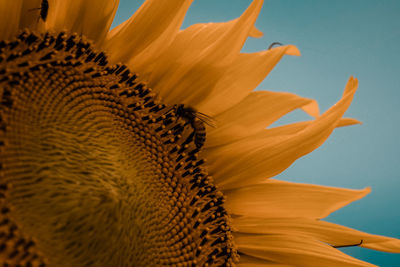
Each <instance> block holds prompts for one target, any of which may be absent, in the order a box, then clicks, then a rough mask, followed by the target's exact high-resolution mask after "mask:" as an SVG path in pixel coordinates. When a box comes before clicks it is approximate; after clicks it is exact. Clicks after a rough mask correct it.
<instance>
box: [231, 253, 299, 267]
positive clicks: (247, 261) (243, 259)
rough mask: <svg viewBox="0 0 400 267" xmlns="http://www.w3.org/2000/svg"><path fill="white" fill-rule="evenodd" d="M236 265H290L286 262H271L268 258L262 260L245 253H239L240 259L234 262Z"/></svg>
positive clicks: (252, 266)
mask: <svg viewBox="0 0 400 267" xmlns="http://www.w3.org/2000/svg"><path fill="white" fill-rule="evenodd" d="M236 266H238V267H240V266H242V267H265V266H269V267H292V266H290V265H286V264H280V263H275V262H271V261H268V260H263V259H260V258H255V257H252V256H248V255H245V254H241V255H240V260H239V263H237V264H236Z"/></svg>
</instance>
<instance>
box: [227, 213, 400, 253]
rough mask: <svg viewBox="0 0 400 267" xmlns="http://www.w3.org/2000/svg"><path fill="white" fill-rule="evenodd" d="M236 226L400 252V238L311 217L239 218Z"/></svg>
mask: <svg viewBox="0 0 400 267" xmlns="http://www.w3.org/2000/svg"><path fill="white" fill-rule="evenodd" d="M232 224H233V227H235V228H236V229H237V231H239V232H244V233H249V234H282V235H291V236H304V237H312V238H315V239H317V240H319V241H322V242H324V243H327V244H330V245H332V246H342V245H351V244H358V243H360V242H361V240H362V244H361V245H360V247H365V248H370V249H375V250H380V251H385V252H391V253H400V240H399V239H396V238H390V237H385V236H380V235H372V234H368V233H364V232H361V231H357V230H354V229H351V228H348V227H345V226H341V225H337V224H334V223H329V222H325V221H320V220H314V219H308V218H249V217H241V218H235V219H234V220H233V221H232Z"/></svg>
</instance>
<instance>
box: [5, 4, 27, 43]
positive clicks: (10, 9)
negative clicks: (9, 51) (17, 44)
mask: <svg viewBox="0 0 400 267" xmlns="http://www.w3.org/2000/svg"><path fill="white" fill-rule="evenodd" d="M21 8H22V0H12V1H10V0H5V1H2V2H1V4H0V40H7V39H9V38H11V37H14V36H15V35H16V34H17V32H18V27H19V18H20V16H21Z"/></svg>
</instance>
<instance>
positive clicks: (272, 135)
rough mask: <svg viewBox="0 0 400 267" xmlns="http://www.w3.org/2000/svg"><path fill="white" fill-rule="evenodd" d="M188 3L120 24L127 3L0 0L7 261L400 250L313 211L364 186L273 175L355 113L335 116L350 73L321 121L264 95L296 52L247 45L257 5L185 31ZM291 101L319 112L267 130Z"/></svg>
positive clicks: (240, 261)
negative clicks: (264, 85)
mask: <svg viewBox="0 0 400 267" xmlns="http://www.w3.org/2000/svg"><path fill="white" fill-rule="evenodd" d="M191 2H192V1H190V0H187V1H182V0H170V1H161V0H148V1H146V2H145V3H144V4H143V5H142V6H141V8H140V9H139V10H138V11H137V12H136V13H135V14H134V15H133V16H132V17H131V18H130V19H129V20H127V21H126V22H124V23H123V24H121V25H119V26H118V27H116V28H114V29H113V30H111V31H109V27H110V24H111V22H112V18H113V16H114V14H115V12H116V9H117V6H118V1H109V0H101V1H99V0H96V1H95V0H90V1H88V0H85V1H83V0H74V1H64V0H63V1H61V0H48V1H43V0H42V1H39V0H32V1H22V0H15V1H2V2H1V3H0V15H1V16H0V17H1V18H2V21H1V24H0V25H1V26H0V37H1V38H0V39H1V40H2V41H0V101H1V102H0V103H1V104H0V153H1V154H0V156H1V157H0V160H1V161H0V163H1V165H0V205H1V214H0V259H1V261H2V263H3V265H4V266H234V265H237V266H259V265H261V266H264V265H265V266H370V265H369V264H367V263H364V262H362V261H359V260H357V259H354V258H352V257H350V256H347V255H345V254H343V253H342V252H340V251H339V250H337V248H339V247H342V246H348V245H359V246H363V247H367V248H372V249H377V250H382V251H388V252H399V248H400V243H399V240H397V239H393V238H387V237H381V236H375V235H369V234H366V233H362V232H359V231H355V230H352V229H349V228H346V227H342V226H338V225H334V224H331V223H327V222H324V221H320V220H319V219H321V218H324V217H325V216H327V215H328V214H329V213H331V212H333V211H334V210H336V209H339V208H341V207H343V206H344V205H346V204H348V203H350V202H352V201H354V200H356V199H359V198H361V197H363V196H364V195H365V194H367V193H368V191H369V189H364V190H349V189H339V188H330V187H323V186H316V185H305V184H295V183H289V182H282V181H278V180H274V179H267V178H271V177H273V176H275V175H276V174H278V173H280V172H282V171H283V170H284V169H286V168H287V167H288V166H289V165H290V164H291V163H293V162H294V161H295V160H296V159H297V158H299V157H301V156H303V155H305V154H307V153H309V152H311V151H312V150H314V149H315V148H317V147H318V146H319V145H320V144H321V143H322V142H323V141H324V140H325V139H326V138H327V137H328V136H329V135H330V133H331V132H332V131H333V129H334V128H335V127H339V126H345V125H351V124H354V123H356V122H357V121H355V120H352V119H343V118H342V116H343V113H344V112H345V110H346V109H347V108H348V107H349V105H350V102H351V100H352V98H353V95H354V93H355V91H356V89H357V80H356V79H354V78H350V79H349V81H348V84H347V86H346V88H345V90H344V94H343V97H342V99H341V100H340V101H339V102H338V103H337V104H336V105H334V106H333V107H332V108H331V109H329V110H328V111H326V112H325V113H324V114H322V115H319V114H318V107H317V104H316V102H315V101H313V100H310V99H306V98H302V97H299V96H296V95H293V94H289V93H273V92H268V91H257V92H255V91H253V89H254V88H255V87H256V86H257V85H258V84H259V83H260V82H261V81H262V80H263V79H264V78H265V77H266V75H267V74H268V73H269V72H270V71H271V70H272V68H273V67H274V66H275V65H276V63H277V62H278V61H279V60H280V59H281V58H282V57H283V56H284V55H299V51H298V50H297V48H296V47H294V46H292V45H287V46H274V47H271V48H270V49H266V50H265V51H262V52H258V53H252V54H244V53H241V52H240V50H241V48H242V46H243V44H244V42H245V40H246V39H247V38H248V37H249V36H251V37H258V36H260V35H261V33H260V32H259V31H258V30H257V29H256V28H255V27H254V23H255V20H256V18H257V16H258V13H259V11H260V9H261V6H262V4H263V3H262V1H261V0H254V1H253V2H252V3H251V5H250V6H249V7H248V9H247V10H246V11H245V12H244V13H243V15H242V16H240V17H239V18H238V19H235V20H233V21H230V22H226V23H211V24H197V25H193V26H191V27H189V28H187V29H185V30H180V26H181V23H182V20H183V18H184V16H185V13H186V11H187V9H188V8H189V6H190V4H191ZM35 10H36V11H35ZM249 70H251V71H250V72H249ZM298 108H301V109H303V110H304V111H305V112H307V113H308V114H310V115H311V116H313V117H315V120H313V121H310V122H305V123H296V124H291V125H288V126H282V127H277V128H268V129H266V127H267V126H269V125H271V124H272V123H273V122H274V121H276V120H277V119H278V118H280V117H281V116H283V115H284V114H286V113H288V112H290V111H292V110H294V109H298ZM206 118H207V119H209V118H212V121H215V122H216V125H214V127H210V126H209V125H208V124H206V123H205V122H206ZM300 196H301V198H300ZM278 199H279V201H277V200H278Z"/></svg>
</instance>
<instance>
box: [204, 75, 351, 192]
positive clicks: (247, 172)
mask: <svg viewBox="0 0 400 267" xmlns="http://www.w3.org/2000/svg"><path fill="white" fill-rule="evenodd" d="M357 85H358V83H357V80H356V79H353V78H350V80H349V82H348V84H347V86H346V88H345V93H344V95H343V97H342V99H341V100H340V101H339V102H338V103H336V104H335V105H334V106H333V107H332V108H330V109H329V110H328V111H327V112H325V113H324V114H323V115H322V116H320V117H318V118H317V119H316V120H315V121H313V122H312V123H311V124H309V125H308V126H307V127H305V128H304V129H302V130H301V131H299V132H295V133H293V134H291V135H274V136H271V134H270V132H268V131H264V132H262V133H261V134H260V135H257V136H256V137H257V138H255V136H251V137H249V138H245V139H242V140H240V141H238V142H235V143H232V144H229V145H224V146H220V147H215V148H209V149H205V150H204V155H205V157H206V158H207V160H208V162H209V170H210V173H212V175H213V176H214V178H215V181H216V183H217V184H218V185H219V186H221V187H222V188H223V189H229V188H235V187H241V186H243V185H248V184H252V183H257V182H259V181H262V180H264V179H266V178H269V177H272V176H275V175H277V174H279V173H280V172H282V171H284V170H285V169H286V168H287V167H289V166H290V165H291V164H292V163H293V162H294V161H295V160H296V159H298V158H300V157H302V156H304V155H306V154H308V153H310V152H311V151H313V150H315V149H316V148H318V147H319V146H320V145H322V143H323V142H324V141H325V140H326V139H327V138H328V136H329V135H330V134H331V133H332V131H333V130H334V128H335V127H337V126H338V123H339V122H340V119H341V117H342V116H343V113H344V112H345V111H346V110H347V108H348V107H349V105H350V103H351V101H352V99H353V95H354V93H355V91H356V89H357ZM304 125H305V124H304V123H303V124H297V125H295V128H296V127H299V126H300V127H303V126H304ZM292 130H293V129H292ZM263 135H264V136H263Z"/></svg>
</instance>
